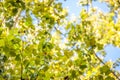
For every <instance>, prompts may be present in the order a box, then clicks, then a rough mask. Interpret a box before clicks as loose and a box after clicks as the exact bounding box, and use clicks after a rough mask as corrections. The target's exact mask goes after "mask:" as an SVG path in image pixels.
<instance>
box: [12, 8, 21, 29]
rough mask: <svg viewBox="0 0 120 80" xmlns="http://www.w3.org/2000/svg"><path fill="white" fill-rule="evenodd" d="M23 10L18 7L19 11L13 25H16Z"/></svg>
mask: <svg viewBox="0 0 120 80" xmlns="http://www.w3.org/2000/svg"><path fill="white" fill-rule="evenodd" d="M21 11H22V9H21V8H19V9H18V12H17V14H16V16H15V17H14V24H13V27H16V24H17V22H18V18H19V16H20V14H21Z"/></svg>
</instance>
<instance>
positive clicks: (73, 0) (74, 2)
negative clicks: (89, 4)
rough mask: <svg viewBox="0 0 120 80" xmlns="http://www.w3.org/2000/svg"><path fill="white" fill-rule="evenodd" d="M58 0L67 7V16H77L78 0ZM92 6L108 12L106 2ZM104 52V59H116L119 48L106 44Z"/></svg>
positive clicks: (119, 56) (119, 54)
mask: <svg viewBox="0 0 120 80" xmlns="http://www.w3.org/2000/svg"><path fill="white" fill-rule="evenodd" d="M59 1H60V2H62V3H63V7H65V8H68V13H69V16H73V15H75V16H79V13H80V11H81V9H82V7H81V6H78V0H66V1H64V0H59ZM93 6H95V7H98V8H99V9H100V10H101V11H103V12H105V13H107V12H109V10H110V9H109V8H108V7H107V4H106V3H99V2H97V1H96V2H93ZM104 50H105V52H106V53H107V55H106V57H105V61H109V60H111V61H113V62H114V61H116V59H117V58H120V48H118V47H115V46H113V45H111V44H110V45H107V46H106V47H105V48H104ZM116 69H117V70H119V71H120V67H117V68H116Z"/></svg>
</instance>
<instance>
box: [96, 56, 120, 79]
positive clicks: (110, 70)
mask: <svg viewBox="0 0 120 80" xmlns="http://www.w3.org/2000/svg"><path fill="white" fill-rule="evenodd" d="M94 55H95V57H96V58H97V59H98V60H99V61H100V62H101V63H102V64H103V65H106V64H105V63H104V62H103V61H102V60H101V59H100V58H99V57H98V56H97V54H94ZM106 66H107V67H108V68H110V67H109V66H108V65H106ZM110 71H111V73H112V74H113V75H114V76H115V77H116V78H117V79H118V80H120V78H119V77H118V76H117V75H116V74H115V72H114V71H113V70H111V69H110Z"/></svg>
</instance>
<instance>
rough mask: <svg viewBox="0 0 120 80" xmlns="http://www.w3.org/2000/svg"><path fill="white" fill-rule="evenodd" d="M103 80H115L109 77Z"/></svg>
mask: <svg viewBox="0 0 120 80" xmlns="http://www.w3.org/2000/svg"><path fill="white" fill-rule="evenodd" d="M105 80H115V79H114V78H113V77H111V76H108V77H106V78H105Z"/></svg>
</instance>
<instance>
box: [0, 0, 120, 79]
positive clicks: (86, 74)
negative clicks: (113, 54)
mask: <svg viewBox="0 0 120 80" xmlns="http://www.w3.org/2000/svg"><path fill="white" fill-rule="evenodd" d="M93 1H95V0H93ZM112 1H113V2H114V0H110V1H107V0H105V2H107V3H108V5H109V6H110V8H111V11H110V12H109V13H103V12H101V11H100V10H99V9H96V8H94V7H92V0H90V1H89V2H87V0H86V1H82V0H80V4H82V5H83V9H82V10H81V11H80V15H79V18H78V19H77V20H76V21H69V19H68V18H67V14H68V13H67V10H66V9H65V8H63V7H62V3H61V2H59V1H55V0H1V1H0V79H1V80H19V79H21V80H80V79H81V80H116V79H119V72H117V71H116V70H114V64H115V63H114V64H113V62H110V61H108V62H104V59H101V58H99V57H98V55H97V53H98V52H99V53H101V54H103V56H104V55H105V51H104V47H105V46H106V45H107V44H113V45H115V46H117V47H120V28H119V25H120V19H119V16H120V14H119V4H117V3H115V2H114V3H115V5H113V3H112ZM116 1H117V0H116ZM89 4H90V8H89V9H88V11H87V10H86V9H85V8H84V6H88V5H89ZM116 5H117V7H116ZM111 6H112V7H111ZM115 12H117V16H118V17H117V19H113V17H114V16H115V15H116V14H115ZM61 27H62V29H63V30H64V31H65V33H63V32H62V30H60V28H61ZM116 64H117V63H116Z"/></svg>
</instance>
